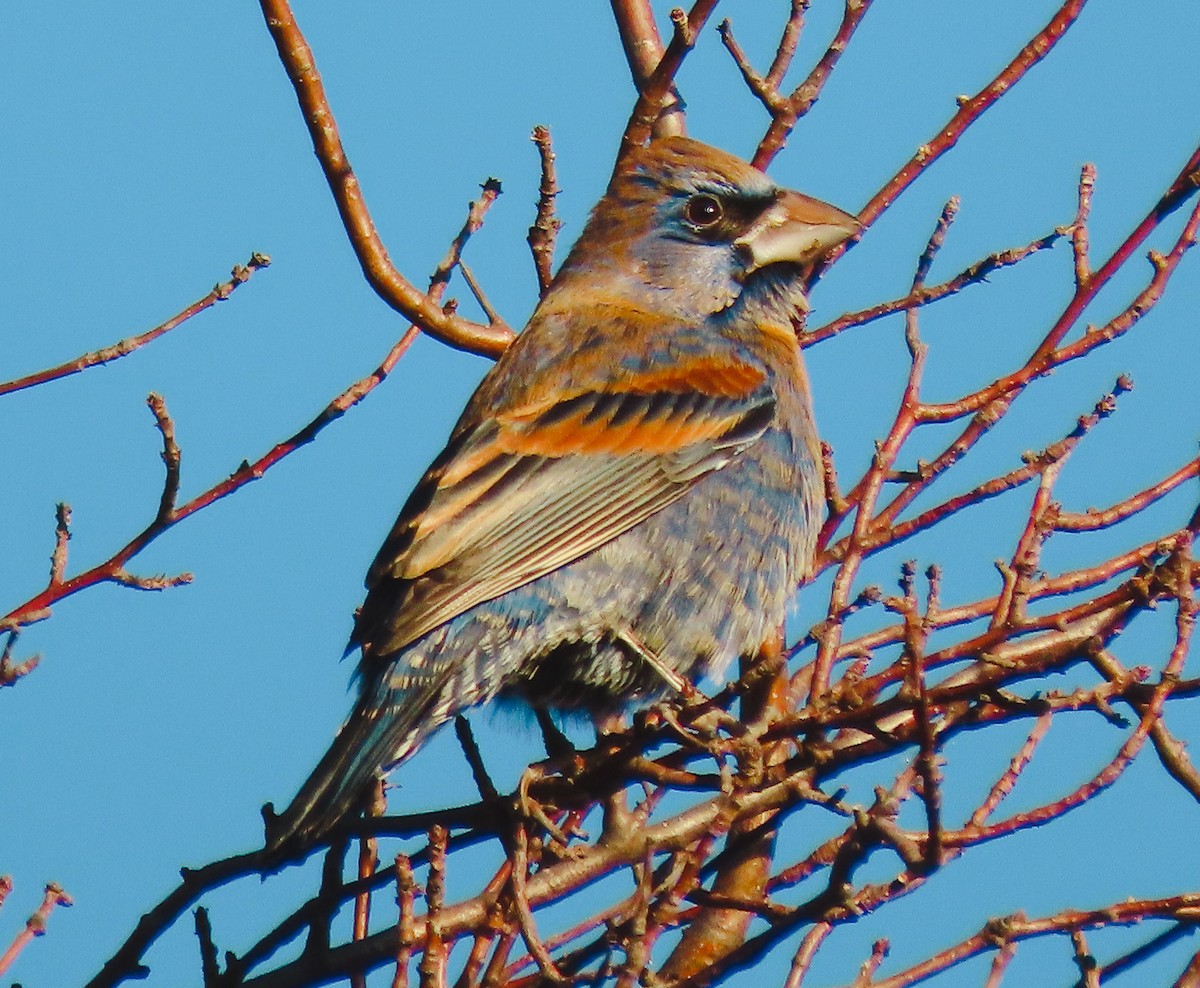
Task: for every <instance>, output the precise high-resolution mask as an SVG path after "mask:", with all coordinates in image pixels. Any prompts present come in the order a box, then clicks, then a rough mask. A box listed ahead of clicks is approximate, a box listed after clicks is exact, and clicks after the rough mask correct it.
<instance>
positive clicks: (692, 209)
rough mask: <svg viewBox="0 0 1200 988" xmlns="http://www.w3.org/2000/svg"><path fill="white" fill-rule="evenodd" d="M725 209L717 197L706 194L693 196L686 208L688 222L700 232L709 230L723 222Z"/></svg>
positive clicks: (685, 214) (685, 213)
mask: <svg viewBox="0 0 1200 988" xmlns="http://www.w3.org/2000/svg"><path fill="white" fill-rule="evenodd" d="M724 215H725V207H723V206H722V205H721V200H720V199H718V198H717V197H716V196H710V195H707V194H704V193H701V194H700V195H694V196H692V197H691V198H690V199H689V200H688V201H687V205H686V206H685V207H684V216H685V217H686V219H687V221H688V222H689V223H691V224H692V226H694V227H695V228H696V229H698V230H707V229H709V228H710V227H712V226H715V225H716V224H718V223H720V222H721V217H722V216H724Z"/></svg>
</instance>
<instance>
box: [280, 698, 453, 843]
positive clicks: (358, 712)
mask: <svg viewBox="0 0 1200 988" xmlns="http://www.w3.org/2000/svg"><path fill="white" fill-rule="evenodd" d="M445 695H446V690H445V684H444V683H443V682H441V681H438V682H436V683H428V684H425V683H422V684H420V685H417V686H413V687H410V688H408V689H404V690H396V689H394V688H389V687H388V686H387V685H386V684H383V683H379V682H376V683H374V684H370V685H367V686H366V688H364V690H363V693H362V696H361V697H360V698H359V701H358V703H357V704H355V707H354V710H353V711H352V712H351V714H350V716H349V717H347V718H346V722H345V723H344V724H343V725H342V726H341V728H340V729H339V731H338V733H337V736H336V737H335V738H334V739H333V744H332V745H330V747H329V750H328V751H327V752H325V755H324V756H323V757H322V758H321V760H320V762H318V763H317V767H316V768H315V769H313V772H312V774H311V775H310V776H309V777H308V779H307V781H306V782H305V783H304V785H302V786H301V787H300V791H299V792H298V793H297V794H296V797H295V799H293V800H292V802H291V804H290V805H289V806H288V808H287V809H286V810H284V811H283V812H282V813H280V814H279V815H278V816H275V815H273V814H271V813H267V814H266V824H267V834H266V838H267V843H266V851H267V853H268V855H269V856H270V857H272V858H279V857H281V856H286V855H288V854H290V853H293V852H299V851H301V850H302V849H304V848H307V847H309V846H311V845H312V844H313V843H315V842H316V841H318V840H320V839H321V838H322V837H324V836H325V835H326V834H328V833H329V832H330V831H331V830H332V829H333V828H334V827H335V826H336V825H337V824H338V823H339V822H340V821H342V820H344V819H349V818H350V817H351V815H352V814H354V813H355V811H357V810H359V809H361V807H362V805H363V800H364V796H365V794H366V792H367V786H368V785H369V784H370V783H371V782H372V781H373V780H374V779H377V778H378V777H379V775H380V774H381V773H382V772H384V771H386V770H388V769H390V768H392V767H394V766H395V765H398V764H399V763H400V762H402V761H404V760H405V759H406V758H408V757H409V756H410V755H412V754H413V753H414V752H415V751H416V750H417V749H418V748H419V747H420V746H421V745H422V744H423V743H424V741H425V739H426V738H427V737H428V736H429V735H430V734H432V733H433V732H434V731H435V730H436V729H437V728H438V727H439V726H441V725H442V724H443V723H445V721H446V720H448V719H449V718H450V717H451V716H453V710H450V709H447V704H446V703H445V702H444V698H445Z"/></svg>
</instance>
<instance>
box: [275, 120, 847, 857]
mask: <svg viewBox="0 0 1200 988" xmlns="http://www.w3.org/2000/svg"><path fill="white" fill-rule="evenodd" d="M858 228H859V227H858V223H857V221H856V220H855V219H854V218H853V217H851V216H849V215H847V214H846V213H843V212H842V211H841V210H839V209H836V208H835V207H833V206H830V205H828V204H826V203H823V202H819V201H817V200H814V199H810V198H807V197H805V196H802V195H800V194H799V193H796V192H791V191H786V190H783V189H780V188H779V187H777V186H776V185H775V184H774V183H772V182H771V180H770V179H768V178H767V176H766V175H764V174H763V173H762V172H760V171H758V170H757V169H755V168H753V167H752V166H751V165H749V164H747V163H746V162H744V161H742V160H740V159H738V158H735V157H732V156H731V155H728V154H725V153H724V152H722V151H718V150H716V149H715V148H711V147H708V146H707V145H704V144H700V143H698V142H696V141H693V140H689V139H686V138H678V137H676V138H666V139H663V140H659V141H655V142H653V143H651V144H650V145H649V146H647V147H645V148H642V149H640V150H638V151H636V152H635V153H633V154H632V155H630V156H629V157H628V159H627V160H626V161H625V162H623V164H622V165H621V166H620V167H619V168H618V170H617V172H616V174H615V175H614V177H613V180H612V183H611V184H610V186H609V189H608V192H607V194H606V195H605V197H604V198H603V199H602V200H601V201H600V203H599V204H598V205H597V206H596V208H595V210H594V211H593V212H592V215H591V218H590V220H589V221H588V223H587V226H586V227H585V229H584V231H583V233H582V235H581V236H580V238H579V241H578V243H576V245H575V247H574V249H573V250H572V251H571V253H570V256H569V257H568V258H567V260H566V262H565V263H564V264H563V266H562V269H561V270H560V271H559V272H558V275H557V276H556V278H555V280H554V282H553V284H552V285H551V287H550V289H549V291H548V292H547V293H546V295H545V297H544V298H543V300H542V302H541V304H540V305H539V306H538V308H537V311H536V312H535V313H534V314H533V317H532V318H531V319H530V321H529V324H528V326H527V327H526V328H525V330H524V331H523V332H522V333H521V334H520V336H519V337H518V339H517V341H516V342H515V343H514V344H513V345H512V346H511V347H510V348H509V349H508V351H507V352H506V353H505V354H504V355H503V356H502V357H501V358H500V360H499V362H497V364H496V365H495V366H494V367H493V368H492V370H491V371H490V372H489V373H488V375H487V376H486V377H485V378H484V380H483V381H482V383H481V384H480V385H479V389H478V390H477V391H476V392H475V394H474V396H473V397H472V398H471V400H470V402H469V403H468V405H467V407H466V410H465V411H464V412H463V415H462V418H460V419H459V421H458V424H457V425H456V426H455V428H454V431H453V433H452V434H451V436H450V440H449V442H448V444H447V446H446V448H445V450H444V451H443V452H442V454H441V455H440V456H438V458H437V459H436V460H435V461H434V463H433V465H432V466H431V467H430V468H429V470H428V471H427V472H426V474H425V476H424V477H423V478H422V480H421V482H420V483H419V484H418V485H417V487H416V489H415V490H414V491H413V493H412V495H411V496H410V497H409V499H408V502H407V503H406V504H405V506H404V509H403V510H402V511H401V513H400V518H399V520H398V521H397V522H396V524H395V527H394V528H393V529H392V532H391V534H390V535H389V536H388V538H387V541H386V542H385V543H384V545H383V548H382V549H381V550H380V552H379V555H378V556H377V557H376V559H375V562H374V563H373V564H372V566H371V568H370V571H369V572H368V574H367V581H366V582H367V587H368V593H367V598H366V602H365V603H364V604H363V606H362V608H361V610H360V612H359V614H358V617H357V620H356V624H355V628H354V633H353V636H352V638H351V647H352V648H353V647H355V646H357V647H360V648H361V649H362V661H361V663H360V665H359V688H360V693H359V699H358V703H357V705H356V706H355V708H354V710H353V712H352V713H351V714H350V717H349V718H348V719H347V721H346V723H345V724H344V725H343V726H342V728H341V730H340V732H339V733H338V735H337V737H336V739H335V740H334V742H333V746H332V747H331V748H330V750H329V752H328V753H327V754H326V755H325V757H324V758H323V759H322V760H321V762H320V764H319V765H318V766H317V768H316V769H315V770H314V772H313V774H312V776H311V777H310V778H309V780H308V781H307V782H306V783H305V784H304V786H303V787H302V788H301V790H300V793H299V795H298V796H297V797H296V798H295V800H294V801H293V802H292V804H291V806H290V807H289V808H288V809H287V810H286V811H285V812H284V813H283V814H281V815H280V816H279V817H274V816H273V815H272V814H270V813H268V821H269V823H268V846H269V847H271V848H273V849H275V850H279V849H283V848H292V847H295V846H298V845H303V844H308V843H310V842H311V841H313V840H314V839H315V838H318V837H320V836H322V835H323V834H324V833H326V832H327V831H328V830H329V829H330V828H331V827H332V826H333V825H334V824H335V823H336V822H337V821H338V819H339V818H341V817H342V816H343V815H345V814H346V813H348V812H349V811H350V810H352V809H354V808H355V807H356V806H357V804H358V802H359V800H360V799H361V797H362V795H363V792H364V789H365V787H366V785H367V784H368V783H369V782H370V781H371V780H372V779H373V778H374V777H376V776H377V774H378V773H379V772H380V771H381V770H387V769H389V768H391V767H392V766H394V765H396V764H398V763H399V762H402V761H403V760H404V759H406V758H408V757H409V756H410V755H412V754H413V752H415V751H416V750H417V748H419V747H420V745H421V744H422V743H423V742H424V740H425V739H426V738H427V737H428V736H429V735H430V734H431V733H432V732H433V731H434V730H436V729H437V728H438V727H439V726H440V725H442V724H444V723H445V722H446V721H447V720H449V719H451V718H452V717H454V716H455V715H456V714H457V713H459V712H460V711H462V710H463V709H465V708H467V707H469V706H472V705H475V704H478V703H482V702H484V701H487V700H490V699H492V698H494V697H497V696H506V697H515V698H518V699H521V700H524V701H527V702H528V703H529V704H531V705H533V706H534V707H540V708H558V709H574V710H585V711H590V712H593V713H596V712H602V711H611V710H613V709H614V708H619V707H620V706H621V705H623V704H626V703H628V702H630V701H639V700H645V699H650V698H654V697H656V696H660V695H662V694H663V693H664V692H667V691H669V690H670V689H677V690H678V689H682V688H684V687H685V685H686V684H688V683H689V682H691V681H693V680H696V679H698V678H700V677H701V676H704V675H706V674H716V673H719V672H720V671H721V670H722V669H723V668H724V667H725V665H726V664H727V663H728V661H729V660H730V659H731V658H732V657H734V656H736V655H744V654H750V653H753V652H754V651H755V650H757V649H758V648H759V647H760V646H761V645H762V644H763V642H764V641H766V640H767V639H768V638H769V637H770V636H771V635H773V634H774V633H775V630H776V629H777V628H778V626H779V624H780V622H781V621H782V619H783V614H784V610H785V608H786V605H787V601H788V598H789V596H790V594H791V592H792V590H793V588H794V587H795V585H796V584H797V582H798V581H799V580H800V579H801V578H802V577H803V575H804V574H805V572H806V571H807V569H808V567H809V566H810V564H811V558H812V552H813V544H814V540H815V538H816V534H817V530H818V528H819V525H820V509H821V497H820V494H821V484H820V476H819V468H818V462H819V460H818V455H819V453H818V445H817V435H816V429H815V427H814V425H813V419H812V412H811V407H810V397H809V389H808V383H807V380H806V377H805V373H804V368H803V365H802V364H801V361H800V352H799V348H798V346H797V341H796V336H795V331H794V329H793V320H794V319H795V318H796V317H797V313H798V312H802V311H804V310H805V309H806V308H807V303H806V301H805V297H804V294H803V290H802V274H803V272H804V266H805V265H807V264H810V263H811V262H813V261H815V260H817V259H819V258H820V257H821V256H822V255H823V254H824V253H825V252H826V251H827V250H828V249H829V248H830V247H832V246H833V245H835V244H838V243H840V242H842V241H843V240H845V239H846V238H847V237H849V236H851V235H852V234H853V233H855V232H856V231H857V230H858Z"/></svg>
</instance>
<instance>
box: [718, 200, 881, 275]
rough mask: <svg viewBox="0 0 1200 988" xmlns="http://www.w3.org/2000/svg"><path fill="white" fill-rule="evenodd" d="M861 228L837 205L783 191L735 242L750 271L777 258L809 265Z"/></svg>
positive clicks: (774, 261)
mask: <svg viewBox="0 0 1200 988" xmlns="http://www.w3.org/2000/svg"><path fill="white" fill-rule="evenodd" d="M861 229H862V225H861V224H860V223H859V222H858V220H857V219H856V218H855V217H853V216H851V215H850V214H849V213H844V212H842V210H840V209H838V208H837V206H831V205H829V203H827V202H822V201H821V200H820V199H811V198H809V197H808V196H805V195H801V194H800V193H799V192H792V191H790V190H784V191H782V192H780V193H779V197H778V198H777V199H776V200H775V202H773V203H772V204H771V205H770V206H769V207H768V208H767V209H766V210H765V211H764V212H763V213H762V215H761V216H759V218H758V220H757V221H756V222H755V224H754V225H753V226H752V227H751V228H750V229H749V230H747V231H746V232H745V233H744V234H742V235H741V236H740V237H738V238H737V240H735V241H734V242H733V243H734V246H735V247H738V248H740V249H741V250H742V251H744V252H745V255H746V257H747V258H748V259H749V264H748V265H747V269H746V270H747V273H749V272H751V271H757V270H758V269H759V268H761V267H765V266H766V265H768V264H775V263H776V262H778V261H791V262H792V263H793V264H810V263H812V262H813V261H816V260H818V259H819V258H820V257H821V256H822V255H824V254H825V253H827V252H828V251H829V250H831V249H832V248H834V247H836V246H837V245H838V244H840V243H842V241H844V240H848V239H849V238H850V237H852V236H854V235H855V234H856V233H858V232H859V230H861Z"/></svg>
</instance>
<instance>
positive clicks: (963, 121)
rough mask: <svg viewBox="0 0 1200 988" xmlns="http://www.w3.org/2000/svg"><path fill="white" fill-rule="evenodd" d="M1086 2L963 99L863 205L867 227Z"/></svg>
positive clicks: (1042, 53) (1075, 0) (1069, 9)
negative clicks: (943, 124) (991, 78)
mask: <svg viewBox="0 0 1200 988" xmlns="http://www.w3.org/2000/svg"><path fill="white" fill-rule="evenodd" d="M1086 3H1087V0H1066V2H1065V3H1063V5H1062V6H1061V7H1059V9H1058V12H1057V13H1055V15H1054V16H1053V17H1052V18H1051V19H1050V22H1049V23H1048V24H1047V25H1046V26H1045V27H1044V28H1042V30H1040V31H1039V32H1038V33H1037V34H1035V35H1034V36H1033V38H1031V39H1030V41H1029V42H1028V43H1027V44H1026V45H1025V46H1024V47H1023V48H1022V49H1021V50H1020V51H1019V52H1018V53H1017V54H1016V56H1015V57H1014V58H1013V59H1012V61H1010V62H1009V63H1008V64H1007V65H1006V66H1005V67H1004V68H1003V69H1001V70H1000V73H999V74H998V75H997V76H996V77H995V78H994V79H993V80H992V81H991V82H989V83H988V84H987V85H986V86H984V87H983V89H981V90H980V91H979V92H978V93H976V94H975V95H974V96H970V97H966V98H960V100H959V109H958V112H957V113H955V114H954V116H953V117H951V118H950V120H949V121H948V122H947V123H946V125H945V126H944V127H942V128H941V129H940V130H939V131H938V132H937V134H935V135H934V136H933V137H932V138H930V139H929V140H928V141H927V142H926V143H924V144H922V145H921V146H920V147H919V148H917V152H916V154H914V155H913V156H912V157H911V158H910V159H909V160H908V161H907V162H906V163H905V164H904V166H903V167H902V168H901V169H900V171H898V172H897V173H896V174H895V176H893V177H892V179H891V180H890V181H888V182H887V184H885V185H884V187H883V188H882V189H880V190H879V191H878V192H877V193H875V195H874V196H873V197H872V198H871V201H870V202H868V203H867V204H866V206H864V207H863V209H862V211H861V212H860V213H859V214H858V218H859V220H860V221H861V222H862V224H863V226H864V227H865V226H870V225H871V224H872V223H874V222H875V220H877V219H878V218H879V216H880V214H881V213H882V212H883V211H884V210H885V209H887V208H888V206H890V205H891V204H892V203H894V202H895V201H896V199H897V198H898V197H899V195H900V193H901V192H903V191H904V190H905V189H906V188H908V186H910V185H911V184H912V183H913V182H914V181H916V179H917V178H918V177H919V176H920V175H921V174H922V173H923V172H925V170H926V169H928V168H929V167H930V166H931V165H932V164H933V163H934V162H935V161H937V159H938V158H940V157H941V156H942V155H943V154H945V153H946V152H947V151H949V150H950V149H951V148H952V147H954V146H955V145H956V144H957V143H958V141H959V138H961V137H962V135H963V134H964V133H965V132H966V130H967V128H968V127H970V126H971V125H972V124H973V123H975V121H976V120H978V119H979V118H980V117H981V116H982V115H983V114H984V113H986V112H987V110H988V109H990V108H991V106H992V105H993V104H994V103H995V102H996V101H997V100H998V99H1000V97H1001V96H1003V95H1004V94H1005V93H1007V92H1008V91H1009V90H1010V89H1012V87H1013V86H1015V85H1016V84H1017V83H1018V82H1020V81H1021V79H1023V78H1024V77H1025V75H1026V74H1027V73H1028V72H1029V70H1030V69H1032V68H1033V67H1034V66H1035V65H1037V63H1038V62H1040V61H1041V60H1042V59H1043V58H1045V57H1046V56H1047V55H1049V54H1050V52H1051V51H1053V49H1054V46H1055V45H1057V44H1058V43H1059V42H1060V41H1061V40H1062V38H1063V35H1065V34H1066V32H1067V29H1068V28H1070V27H1071V25H1072V24H1074V23H1075V21H1076V20H1077V19H1078V17H1079V15H1080V14H1081V13H1083V8H1084V6H1085V4H1086ZM835 259H836V257H835V256H833V255H831V261H832V260H835Z"/></svg>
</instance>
